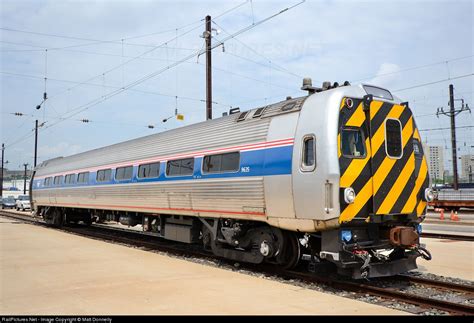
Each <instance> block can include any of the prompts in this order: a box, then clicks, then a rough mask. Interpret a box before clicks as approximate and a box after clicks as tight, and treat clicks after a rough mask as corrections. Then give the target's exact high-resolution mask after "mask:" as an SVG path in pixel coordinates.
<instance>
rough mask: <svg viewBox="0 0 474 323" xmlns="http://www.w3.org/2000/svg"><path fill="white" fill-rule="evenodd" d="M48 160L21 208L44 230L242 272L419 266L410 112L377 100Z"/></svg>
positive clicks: (423, 180) (325, 90) (373, 272)
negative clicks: (120, 238) (68, 228)
mask: <svg viewBox="0 0 474 323" xmlns="http://www.w3.org/2000/svg"><path fill="white" fill-rule="evenodd" d="M302 89H304V90H306V91H308V96H304V97H300V98H295V99H292V98H287V100H285V101H282V102H279V103H276V104H272V105H268V106H265V107H260V108H257V109H253V110H250V111H245V112H239V113H235V114H231V115H229V116H225V117H222V118H218V119H214V120H209V121H206V122H202V123H198V124H194V125H191V126H186V127H182V128H179V129H175V130H170V131H166V132H163V133H159V134H155V135H150V136H147V137H143V138H138V139H134V140H130V141H127V142H123V143H119V144H115V145H112V146H108V147H104V148H99V149H95V150H92V151H88V152H84V153H81V154H77V155H73V156H69V157H64V158H63V157H60V158H56V159H52V160H48V161H45V162H43V163H42V164H41V165H39V166H38V167H37V168H36V170H35V173H34V178H33V180H32V182H31V183H32V184H31V185H32V187H31V191H32V194H31V195H32V203H33V205H34V209H35V210H36V212H38V214H41V215H42V216H43V217H44V218H45V220H46V221H48V222H49V223H50V224H53V225H62V224H64V223H68V222H75V221H84V222H86V223H91V222H93V221H96V222H102V221H117V222H120V223H122V224H125V225H128V226H135V225H142V226H143V231H146V232H147V233H149V234H155V235H157V236H162V237H164V238H166V239H171V240H176V241H182V242H186V243H202V244H203V245H204V247H205V248H208V249H210V250H212V251H213V252H214V253H215V254H216V255H219V256H223V257H227V258H230V259H234V260H237V261H246V262H253V263H261V262H264V261H265V262H272V263H276V264H279V265H282V266H286V267H292V266H295V265H296V264H297V263H298V262H299V261H300V259H301V255H302V253H306V254H311V257H310V259H311V264H312V265H318V264H324V263H332V264H335V265H336V267H337V268H338V270H339V272H340V273H342V274H346V275H351V276H352V277H354V278H360V277H376V276H386V275H393V274H396V273H400V272H403V271H407V270H410V269H414V268H416V258H417V257H419V256H420V255H421V256H424V257H425V258H429V253H428V252H427V251H426V249H424V248H422V246H421V245H420V242H419V230H420V228H421V227H420V225H419V224H420V222H421V221H422V220H423V218H424V213H425V208H426V202H427V201H429V200H430V199H432V198H433V196H432V192H431V191H430V190H429V189H428V172H427V165H426V160H425V157H424V155H423V150H422V147H421V139H420V135H419V132H418V129H417V128H416V124H415V120H414V118H413V115H412V112H411V110H410V108H409V107H408V104H407V103H402V102H401V101H400V100H399V99H398V98H396V97H394V96H392V94H391V93H390V92H389V91H388V90H385V89H382V88H378V87H374V86H369V85H358V86H351V85H349V84H347V83H345V85H344V86H337V85H333V86H331V85H330V84H328V83H325V84H324V85H323V87H322V88H316V87H313V86H312V85H311V82H310V80H308V79H305V81H304V82H303V87H302Z"/></svg>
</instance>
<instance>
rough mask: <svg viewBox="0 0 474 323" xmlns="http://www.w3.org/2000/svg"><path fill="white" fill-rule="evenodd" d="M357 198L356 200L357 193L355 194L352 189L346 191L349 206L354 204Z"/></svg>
mask: <svg viewBox="0 0 474 323" xmlns="http://www.w3.org/2000/svg"><path fill="white" fill-rule="evenodd" d="M355 198H356V193H355V191H354V189H353V188H352V187H347V188H346V189H345V190H344V201H345V202H346V203H347V204H352V203H354V201H355Z"/></svg>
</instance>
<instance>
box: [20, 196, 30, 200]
mask: <svg viewBox="0 0 474 323" xmlns="http://www.w3.org/2000/svg"><path fill="white" fill-rule="evenodd" d="M18 199H19V200H20V201H28V200H29V199H30V197H29V196H28V195H23V196H19V197H18Z"/></svg>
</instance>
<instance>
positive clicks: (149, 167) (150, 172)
mask: <svg viewBox="0 0 474 323" xmlns="http://www.w3.org/2000/svg"><path fill="white" fill-rule="evenodd" d="M159 176H160V163H159V162H158V163H151V164H143V165H140V166H138V178H153V177H159Z"/></svg>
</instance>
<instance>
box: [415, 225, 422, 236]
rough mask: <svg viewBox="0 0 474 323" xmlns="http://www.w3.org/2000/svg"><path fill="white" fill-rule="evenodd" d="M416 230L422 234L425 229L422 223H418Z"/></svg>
mask: <svg viewBox="0 0 474 323" xmlns="http://www.w3.org/2000/svg"><path fill="white" fill-rule="evenodd" d="M416 232H418V234H421V232H423V229H422V227H421V224H418V225H417V226H416Z"/></svg>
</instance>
